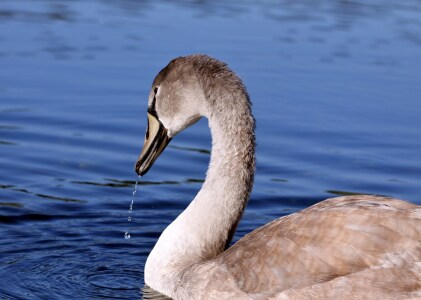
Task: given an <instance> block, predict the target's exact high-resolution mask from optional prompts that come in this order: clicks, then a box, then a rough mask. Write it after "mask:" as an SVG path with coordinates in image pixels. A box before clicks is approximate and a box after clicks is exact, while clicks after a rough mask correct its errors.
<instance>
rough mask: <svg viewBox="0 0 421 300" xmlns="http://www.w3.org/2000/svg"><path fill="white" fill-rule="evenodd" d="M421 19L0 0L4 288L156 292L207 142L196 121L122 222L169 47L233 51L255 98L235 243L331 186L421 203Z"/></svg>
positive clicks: (382, 5)
mask: <svg viewBox="0 0 421 300" xmlns="http://www.w3.org/2000/svg"><path fill="white" fill-rule="evenodd" d="M420 20H421V3H420V2H419V1H416V0H410V1H405V2H399V3H398V2H396V1H386V0H383V1H365V2H362V1H318V2H314V1H305V0H300V1H294V2H291V1H286V0H285V1H284V0H282V1H231V2H227V1H221V0H218V1H173V2H167V1H135V0H133V1H131V0H127V1H100V0H93V1H55V2H52V1H44V0H40V1H36V2H34V1H29V0H28V1H20V0H19V1H15V0H13V1H11V0H6V1H1V7H0V43H1V47H0V64H1V66H2V67H1V68H0V170H2V172H0V224H1V226H0V236H1V243H0V244H1V246H0V298H2V299H3V298H5V299H22V298H28V297H30V298H31V299H47V298H48V299H52V298H54V299H69V298H79V299H91V298H101V297H103V298H122V299H127V298H140V297H141V294H142V293H143V294H144V296H145V298H148V297H149V298H151V297H153V296H152V295H155V294H154V293H153V292H152V291H150V290H149V289H148V288H147V287H145V289H144V290H142V291H141V287H142V286H143V267H144V263H145V261H146V257H147V255H148V253H149V252H150V249H151V248H152V247H153V245H154V244H155V242H156V240H157V238H158V237H159V235H160V233H161V232H162V230H163V229H164V228H165V227H166V226H167V225H168V224H169V223H170V222H171V220H173V219H174V218H175V217H176V216H177V215H178V214H179V213H180V212H181V211H182V210H183V209H184V208H185V207H186V205H187V204H188V203H189V201H190V200H191V199H192V198H193V197H194V195H195V194H196V193H197V191H198V190H199V189H200V186H201V184H202V183H203V180H204V178H205V173H206V167H207V164H208V160H209V157H210V146H211V143H210V135H209V132H208V126H207V123H206V120H202V121H200V122H198V123H197V124H196V125H195V126H194V127H192V128H190V129H188V130H186V131H185V132H183V133H182V134H181V135H180V136H177V137H175V138H174V140H173V141H172V142H171V145H169V147H168V148H167V150H166V151H165V153H163V154H162V156H161V157H160V159H159V160H158V161H157V162H156V164H155V165H154V168H153V170H151V172H149V173H148V174H147V176H146V177H145V178H143V179H142V181H141V182H140V185H141V186H142V187H141V189H140V191H139V193H138V194H137V195H136V199H135V201H136V209H135V210H133V213H132V217H133V218H132V221H131V222H127V208H128V204H129V203H130V200H131V192H132V189H133V186H134V185H135V182H136V181H135V180H136V174H135V173H134V172H133V165H134V163H135V160H136V158H137V156H138V153H139V150H140V148H141V145H142V142H143V134H144V132H145V128H144V127H145V125H146V113H145V112H146V105H147V104H146V102H147V95H148V92H149V87H150V84H151V82H152V80H153V77H154V75H155V74H156V73H157V72H158V71H159V70H160V69H161V68H162V67H163V66H164V65H165V64H166V63H167V62H168V61H169V60H170V59H171V58H173V57H175V56H179V55H184V54H189V53H197V52H201V53H207V54H210V55H212V56H216V57H218V58H220V59H222V60H224V61H226V62H228V63H229V64H230V66H231V67H232V68H233V69H235V70H236V71H237V72H238V73H239V75H240V76H241V77H242V78H243V79H244V81H245V83H246V85H247V88H248V90H249V92H250V95H251V98H252V100H253V111H254V114H255V118H256V121H257V143H258V149H257V173H256V177H255V186H254V192H253V194H252V199H251V201H250V204H249V206H248V208H247V210H246V212H245V215H244V218H243V220H242V222H241V223H240V225H239V227H238V232H237V233H236V235H235V237H234V241H236V240H238V239H239V238H240V237H241V236H243V235H244V234H246V233H247V232H250V231H251V230H253V229H254V228H256V227H258V226H260V225H262V224H264V223H267V222H269V221H270V220H272V219H274V218H277V217H279V216H283V215H286V214H290V213H293V212H295V211H297V210H299V209H302V208H304V207H307V206H309V205H312V204H314V203H317V202H318V201H320V200H322V199H324V198H327V197H332V196H335V195H353V194H359V193H368V194H382V195H388V196H395V197H400V198H404V199H407V200H410V201H414V202H417V203H421V202H420V201H421V200H420V199H421V190H420V185H419V178H420V177H421V151H420V148H421V132H420V130H419V128H420V127H421V120H420V118H419V115H421V104H420V102H419V98H420V95H421V86H420V85H419V78H420V75H421V74H420V70H421V51H420V50H421V49H420V47H421V39H420V35H419V32H420V29H421V21H420ZM193 29H194V30H193ZM126 231H129V232H130V233H132V238H131V239H129V240H125V239H124V233H125V232H126Z"/></svg>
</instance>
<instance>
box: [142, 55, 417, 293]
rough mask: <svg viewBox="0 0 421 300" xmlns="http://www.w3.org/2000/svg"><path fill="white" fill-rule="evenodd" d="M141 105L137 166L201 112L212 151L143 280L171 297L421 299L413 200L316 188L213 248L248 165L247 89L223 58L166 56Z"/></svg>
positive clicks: (233, 220)
mask: <svg viewBox="0 0 421 300" xmlns="http://www.w3.org/2000/svg"><path fill="white" fill-rule="evenodd" d="M149 109H150V111H151V113H152V115H149V118H150V123H151V124H155V128H158V127H159V128H160V131H159V133H156V134H155V136H153V137H149V131H150V130H149V128H148V134H147V137H146V139H145V148H144V150H143V151H142V153H141V155H140V157H139V161H138V163H137V164H136V171H137V172H138V173H139V174H143V173H145V172H146V171H147V170H148V169H149V168H150V166H151V165H152V163H153V161H154V160H155V159H156V158H157V156H158V155H159V153H161V151H162V150H163V149H164V148H165V145H166V143H168V142H169V141H170V140H171V138H172V137H173V136H174V135H176V134H177V133H179V132H180V131H182V130H183V129H184V128H186V127H188V126H190V125H191V124H193V123H195V122H196V121H197V120H198V119H199V118H200V117H202V116H204V117H206V118H208V120H209V127H210V130H211V133H212V155H211V160H210V165H209V169H208V172H207V176H206V180H205V182H204V184H203V186H202V189H201V190H200V191H199V193H198V194H197V196H196V197H195V199H194V200H193V201H192V202H191V204H190V205H189V206H188V207H187V209H186V210H185V211H184V212H183V213H182V214H181V215H180V216H179V217H178V218H177V219H176V220H175V221H174V222H173V223H172V224H171V225H169V226H168V228H167V229H166V230H165V231H164V232H163V233H162V235H161V237H160V238H159V240H158V242H157V244H156V245H155V247H154V249H153V250H152V252H151V254H150V256H149V257H148V260H147V262H146V267H145V282H146V284H148V285H150V286H151V287H152V288H154V289H156V290H158V291H159V292H162V293H164V294H166V295H168V296H170V297H173V298H176V299H417V298H419V299H421V207H420V206H418V205H415V204H411V203H408V202H405V201H401V200H397V199H392V198H385V197H376V196H368V195H360V196H348V197H339V198H332V199H328V200H325V201H322V202H320V203H318V204H315V205H313V206H311V207H309V208H307V209H304V210H302V211H300V212H297V213H294V214H291V215H288V216H285V217H283V218H280V219H277V220H274V221H272V222H270V223H268V224H267V225H264V226H262V227H260V228H258V229H256V230H254V231H253V232H251V233H250V234H248V235H246V236H244V237H243V238H242V239H240V240H239V241H238V242H237V243H235V244H234V245H233V246H231V247H230V248H228V249H227V250H225V248H226V245H227V244H228V242H229V241H230V240H231V238H232V234H233V232H234V230H235V228H236V226H237V224H238V221H239V219H240V218H241V215H242V213H243V210H244V207H245V205H246V203H247V201H248V198H249V195H250V191H251V188H252V183H253V176H254V165H255V154H254V153H255V138H254V127H255V125H254V118H253V116H252V114H251V104H250V100H249V97H248V94H247V91H246V89H245V87H244V85H243V84H242V82H241V80H240V79H239V78H238V77H237V76H236V75H235V73H234V72H232V71H231V70H230V69H229V68H228V67H227V66H226V65H225V64H223V63H221V62H219V61H217V60H215V59H212V58H210V57H208V56H205V55H193V56H187V57H180V58H177V59H175V60H173V61H172V62H171V63H170V64H169V65H168V66H167V67H165V68H164V69H163V70H162V71H161V72H160V73H159V74H158V75H157V77H156V78H155V80H154V83H153V86H152V89H151V93H150V96H149ZM152 109H153V111H152ZM161 129H162V130H161ZM156 132H158V130H157V131H156ZM165 135H168V136H165ZM162 136H163V137H162ZM161 138H162V140H160V139H161ZM280 138H281V137H280ZM152 139H153V140H152ZM151 145H153V146H151ZM154 147H155V148H154ZM224 250H225V251H224Z"/></svg>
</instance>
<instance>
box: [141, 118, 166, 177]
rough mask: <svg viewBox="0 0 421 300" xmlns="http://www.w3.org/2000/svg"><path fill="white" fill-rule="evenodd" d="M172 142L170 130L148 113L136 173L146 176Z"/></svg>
mask: <svg viewBox="0 0 421 300" xmlns="http://www.w3.org/2000/svg"><path fill="white" fill-rule="evenodd" d="M170 141H171V138H170V137H168V130H167V129H166V128H165V127H164V125H163V124H162V123H161V122H160V121H159V120H158V118H157V117H156V116H155V115H153V114H151V113H149V112H148V128H147V129H146V135H145V142H144V144H143V149H142V152H140V155H139V158H138V159H137V162H136V166H135V172H136V173H137V174H138V175H140V176H143V175H145V174H146V172H148V170H149V169H150V168H151V167H152V165H153V163H154V162H155V160H156V159H157V158H158V156H159V155H160V154H161V153H162V151H164V149H165V147H166V146H167V145H168V143H169V142H170Z"/></svg>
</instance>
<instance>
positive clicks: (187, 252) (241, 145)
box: [145, 92, 255, 291]
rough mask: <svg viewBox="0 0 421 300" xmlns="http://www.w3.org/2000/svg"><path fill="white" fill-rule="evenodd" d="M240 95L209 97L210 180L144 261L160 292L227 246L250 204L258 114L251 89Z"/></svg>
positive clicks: (206, 113) (170, 287) (174, 287)
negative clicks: (255, 114)
mask: <svg viewBox="0 0 421 300" xmlns="http://www.w3.org/2000/svg"><path fill="white" fill-rule="evenodd" d="M236 96H237V97H238V98H240V99H232V95H229V96H227V97H230V98H231V99H229V104H228V105H227V102H226V101H224V99H219V101H209V99H208V102H207V106H208V108H207V109H206V110H207V111H205V113H204V116H205V117H208V120H209V127H210V129H211V134H212V152H211V153H212V154H211V160H210V164H209V168H208V172H207V176H206V180H205V182H204V184H203V186H202V189H201V190H200V191H199V193H198V194H197V195H196V197H195V198H194V200H193V201H192V202H191V203H190V205H189V206H188V207H187V208H186V210H185V211H184V212H183V213H181V214H180V215H179V216H178V217H177V219H176V220H175V221H174V222H172V223H171V224H170V225H169V226H168V227H167V228H166V229H165V231H164V232H163V233H162V235H161V237H160V238H159V240H158V242H157V243H156V245H155V247H154V249H153V250H152V252H151V253H150V255H149V257H148V260H147V262H146V265H145V281H147V282H149V283H154V285H155V286H156V287H158V286H159V288H160V290H161V291H166V290H172V291H174V290H175V289H176V288H177V285H178V283H179V281H180V278H182V274H183V272H184V271H185V270H186V269H188V268H190V267H191V266H193V265H195V264H198V263H201V262H205V261H206V260H207V259H210V258H213V257H215V256H216V255H218V254H219V253H221V252H222V251H223V250H224V249H225V248H226V245H227V244H228V243H229V242H230V240H231V238H232V235H233V233H234V231H235V229H236V226H237V224H238V222H239V220H240V218H241V216H242V213H243V210H244V208H245V205H246V204H247V201H248V198H249V195H250V191H251V188H252V184H253V174H254V167H255V157H254V146H255V145H254V144H255V139H254V119H253V117H252V115H251V112H250V107H249V102H248V98H247V94H246V92H244V93H240V94H237V95H236ZM221 106H222V108H221ZM215 111H216V112H218V113H215ZM148 276H154V277H155V278H150V277H148Z"/></svg>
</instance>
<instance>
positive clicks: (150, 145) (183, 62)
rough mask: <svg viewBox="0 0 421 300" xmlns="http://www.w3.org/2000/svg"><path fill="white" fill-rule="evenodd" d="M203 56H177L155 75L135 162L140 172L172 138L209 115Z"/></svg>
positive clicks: (146, 169)
mask: <svg viewBox="0 0 421 300" xmlns="http://www.w3.org/2000/svg"><path fill="white" fill-rule="evenodd" d="M200 57H201V56H198V55H197V56H196V55H194V56H187V57H179V58H176V59H174V60H172V61H171V62H170V63H169V64H168V65H167V66H166V67H165V68H164V69H162V70H161V71H160V72H159V73H158V75H157V76H156V77H155V80H154V82H153V84H152V88H151V90H150V93H149V99H148V111H147V117H148V118H147V120H148V126H147V129H146V134H145V140H144V144H143V148H142V151H141V153H140V155H139V158H138V160H137V162H136V165H135V171H136V173H137V174H139V175H141V176H142V175H144V174H146V172H148V170H149V169H150V168H151V166H152V165H153V163H154V162H155V160H156V159H157V158H158V156H159V155H160V154H161V153H162V151H163V150H164V149H165V147H166V146H167V145H168V143H169V142H170V141H171V139H172V138H173V137H174V136H175V135H176V134H177V133H179V132H180V131H182V130H183V129H185V128H187V127H189V126H190V125H192V124H194V123H196V122H197V121H198V120H199V119H200V118H201V116H203V115H205V113H204V110H203V105H204V102H205V101H204V98H205V95H204V91H203V88H202V87H201V84H200V81H199V80H198V79H199V76H198V73H197V64H196V61H197V59H198V58H200ZM203 57H205V56H203Z"/></svg>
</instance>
